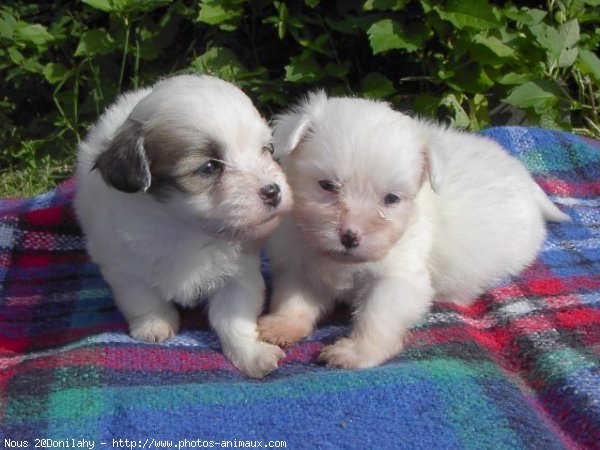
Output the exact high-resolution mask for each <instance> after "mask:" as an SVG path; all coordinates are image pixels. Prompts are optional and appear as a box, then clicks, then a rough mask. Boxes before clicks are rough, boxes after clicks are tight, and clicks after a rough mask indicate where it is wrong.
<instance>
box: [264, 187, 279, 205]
mask: <svg viewBox="0 0 600 450" xmlns="http://www.w3.org/2000/svg"><path fill="white" fill-rule="evenodd" d="M260 198H262V200H263V202H264V203H266V204H267V205H270V206H277V205H278V204H279V202H280V201H281V188H280V187H279V185H278V184H277V183H272V184H267V185H266V186H263V187H262V188H260Z"/></svg>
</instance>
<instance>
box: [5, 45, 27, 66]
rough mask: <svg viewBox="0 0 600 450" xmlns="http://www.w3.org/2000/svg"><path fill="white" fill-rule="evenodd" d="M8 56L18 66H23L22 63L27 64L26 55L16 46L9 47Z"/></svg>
mask: <svg viewBox="0 0 600 450" xmlns="http://www.w3.org/2000/svg"><path fill="white" fill-rule="evenodd" d="M8 57H9V58H10V60H11V61H12V62H13V63H15V65H17V66H21V65H23V64H25V57H24V56H23V54H22V53H21V52H20V51H19V50H17V49H16V48H14V47H9V48H8Z"/></svg>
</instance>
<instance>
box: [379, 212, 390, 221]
mask: <svg viewBox="0 0 600 450" xmlns="http://www.w3.org/2000/svg"><path fill="white" fill-rule="evenodd" d="M378 212H379V217H381V218H382V219H383V220H387V221H389V220H390V219H388V218H387V217H386V216H385V214H384V213H383V211H382V210H379V211H378Z"/></svg>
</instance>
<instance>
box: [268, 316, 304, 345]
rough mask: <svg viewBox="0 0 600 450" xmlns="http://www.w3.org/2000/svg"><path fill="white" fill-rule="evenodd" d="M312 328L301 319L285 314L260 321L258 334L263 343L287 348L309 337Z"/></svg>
mask: <svg viewBox="0 0 600 450" xmlns="http://www.w3.org/2000/svg"><path fill="white" fill-rule="evenodd" d="M311 332H312V326H311V325H310V324H309V323H307V321H304V320H302V319H301V318H295V317H290V316H287V315H284V314H267V315H266V316H262V317H259V319H258V334H259V336H260V339H261V340H262V341H266V342H270V343H271V344H275V345H279V346H285V345H290V344H293V343H294V342H297V341H299V340H300V339H302V338H304V337H306V336H308V335H309V334H310V333H311Z"/></svg>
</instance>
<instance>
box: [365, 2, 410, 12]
mask: <svg viewBox="0 0 600 450" xmlns="http://www.w3.org/2000/svg"><path fill="white" fill-rule="evenodd" d="M407 3H408V0H367V1H366V2H365V4H364V5H363V10H365V11H374V10H375V11H400V10H401V9H404V7H405V6H406V4H407Z"/></svg>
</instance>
